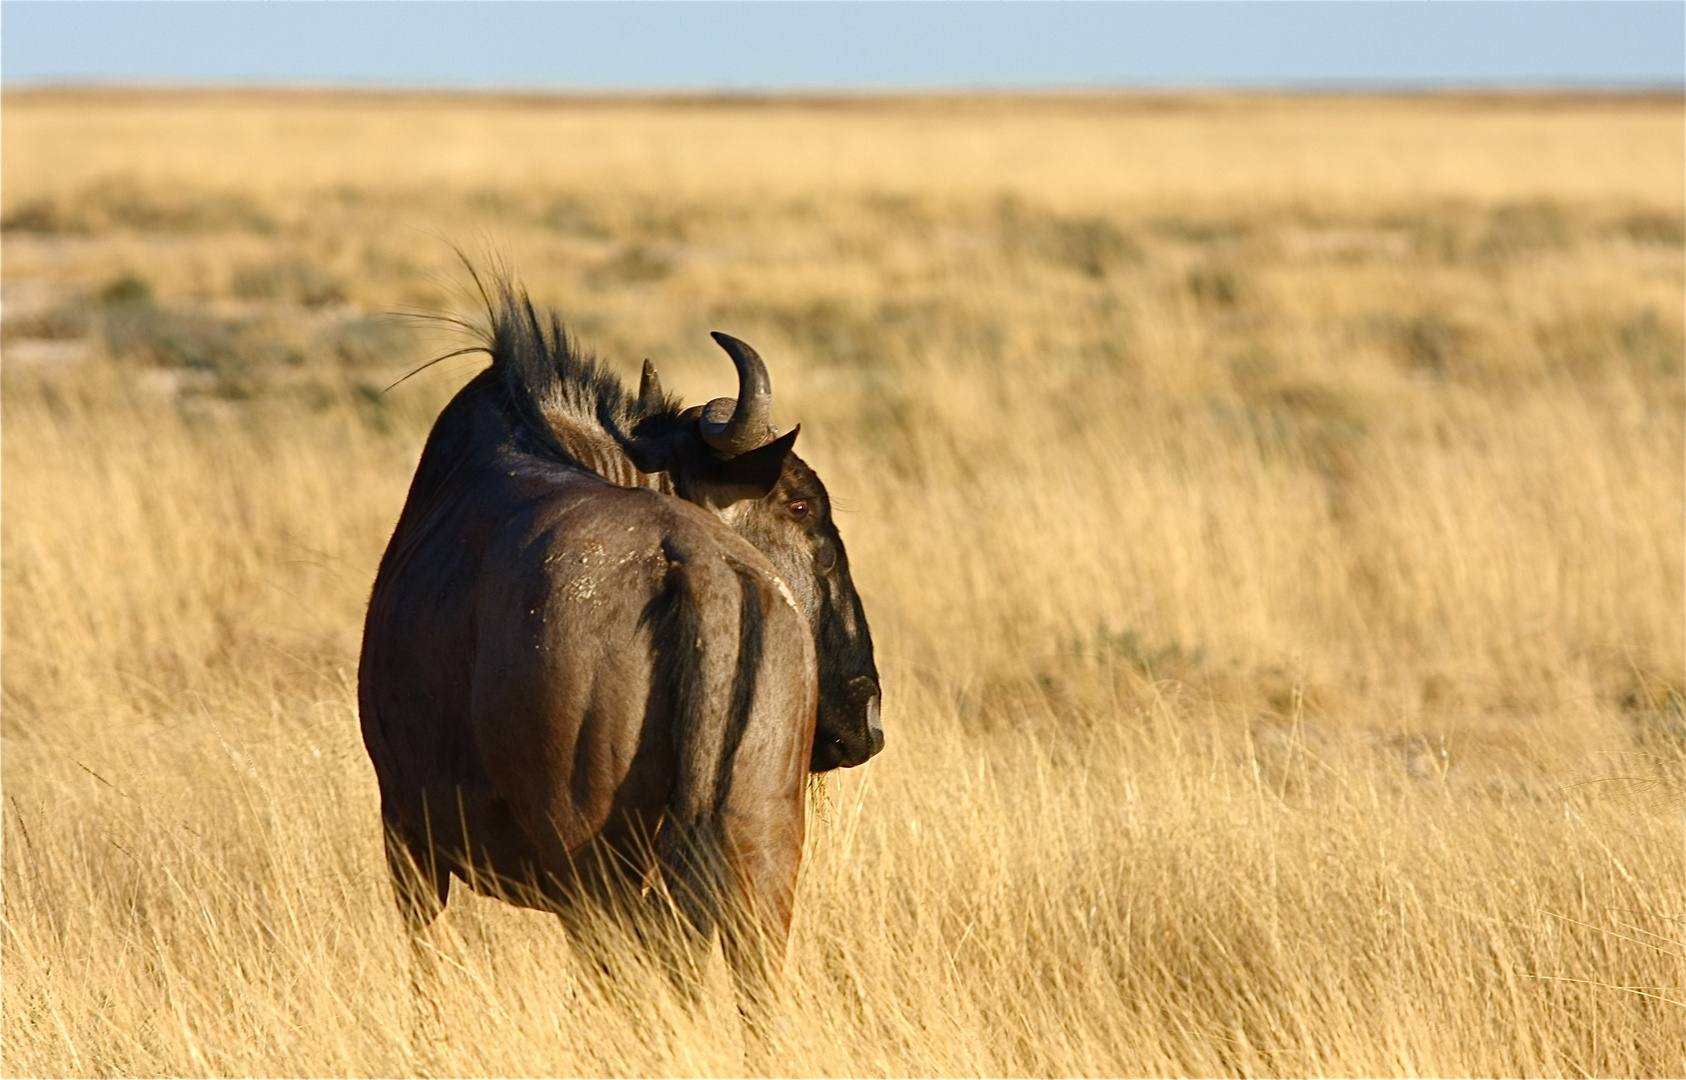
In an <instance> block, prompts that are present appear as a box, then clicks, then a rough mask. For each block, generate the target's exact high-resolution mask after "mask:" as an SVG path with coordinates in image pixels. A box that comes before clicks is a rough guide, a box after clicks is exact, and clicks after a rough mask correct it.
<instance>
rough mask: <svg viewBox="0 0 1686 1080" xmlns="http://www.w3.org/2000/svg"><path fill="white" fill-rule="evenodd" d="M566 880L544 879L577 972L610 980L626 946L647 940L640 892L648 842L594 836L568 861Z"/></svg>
mask: <svg viewBox="0 0 1686 1080" xmlns="http://www.w3.org/2000/svg"><path fill="white" fill-rule="evenodd" d="M571 862H572V873H571V874H570V876H569V878H568V879H567V880H566V881H559V880H557V879H556V878H555V877H552V878H551V879H550V883H551V888H550V889H549V890H547V896H548V898H549V901H550V904H551V906H552V907H553V908H554V910H555V911H556V914H557V916H558V917H559V918H560V919H561V920H562V926H563V928H564V929H565V930H566V931H567V932H568V942H569V945H570V947H571V949H572V951H573V953H574V957H575V960H576V961H577V963H578V965H579V968H580V970H581V971H582V972H585V973H587V974H589V975H592V976H595V977H596V978H599V979H608V980H613V979H615V978H616V977H617V976H618V975H619V973H620V969H621V967H622V966H623V965H622V964H621V963H618V962H617V961H618V960H620V959H622V958H624V957H625V956H626V955H627V953H628V947H629V946H632V945H634V944H635V943H637V944H642V945H645V946H648V945H649V944H650V942H651V935H650V929H649V926H648V919H647V917H646V914H645V911H644V904H643V901H642V898H641V896H640V893H641V890H642V887H643V884H644V881H645V878H646V877H647V875H648V873H649V871H650V869H651V867H652V866H653V859H652V856H651V853H650V847H649V845H648V843H644V844H641V845H634V844H629V843H620V844H616V843H609V842H604V841H601V840H599V841H596V842H594V843H593V844H592V845H591V846H590V847H589V848H587V849H586V850H585V851H583V852H580V853H577V854H576V855H575V856H574V857H573V858H572V860H571Z"/></svg>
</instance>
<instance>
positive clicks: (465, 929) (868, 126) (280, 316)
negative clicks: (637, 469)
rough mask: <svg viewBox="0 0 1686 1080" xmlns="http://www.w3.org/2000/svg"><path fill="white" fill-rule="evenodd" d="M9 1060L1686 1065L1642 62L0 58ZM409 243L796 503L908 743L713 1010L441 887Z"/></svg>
mask: <svg viewBox="0 0 1686 1080" xmlns="http://www.w3.org/2000/svg"><path fill="white" fill-rule="evenodd" d="M3 111H4V127H3V131H0V138H3V160H4V175H3V180H4V184H3V190H0V237H3V240H0V255H3V259H4V262H3V277H4V280H3V291H0V297H3V309H0V313H3V315H4V321H3V324H0V420H3V431H0V439H3V443H0V450H3V476H0V480H3V484H0V503H3V506H0V509H3V514H0V573H3V579H0V580H3V587H4V593H3V599H4V607H3V625H4V638H3V653H0V665H3V668H0V706H3V711H0V751H3V756H0V785H3V792H4V805H3V808H0V816H3V818H4V846H3V849H0V862H3V865H0V920H3V921H0V931H3V936H0V962H3V963H0V1069H3V1071H4V1073H5V1074H6V1075H12V1076H24V1075H184V1074H185V1075H218V1076H245V1075H277V1076H283V1075H284V1076H291V1075H301V1076H302V1075H312V1076H314V1075H357V1076H362V1075H370V1076H389V1075H446V1076H449V1075H469V1076H478V1075H532V1076H545V1075H575V1074H587V1075H590V1074H605V1075H651V1076H660V1075H734V1074H741V1073H743V1072H745V1071H746V1070H748V1071H752V1072H760V1073H768V1074H773V1075H800V1076H808V1075H816V1076H817V1075H874V1076H876V1075H908V1074H914V1075H943V1076H947V1075H954V1076H962V1075H964V1076H972V1075H991V1076H992V1075H1052V1076H1064V1075H1288V1076H1306V1075H1326V1074H1335V1075H1438V1076H1475V1075H1562V1076H1580V1075H1663V1076H1667V1075H1681V1074H1682V1072H1686V1053H1683V1050H1682V1047H1683V1046H1686V1021H1683V1017H1686V1011H1683V1008H1686V1006H1683V1002H1686V953H1683V937H1686V843H1683V829H1682V823H1683V817H1682V815H1683V811H1686V709H1683V703H1686V696H1683V692H1686V611H1683V590H1686V584H1683V569H1682V562H1683V549H1686V478H1683V469H1686V464H1683V463H1686V439H1683V423H1686V375H1683V367H1686V363H1683V354H1686V344H1683V325H1682V324H1683V310H1682V309H1683V301H1682V296H1683V289H1686V225H1683V220H1682V217H1683V214H1682V210H1683V208H1682V192H1683V190H1686V125H1683V123H1682V121H1683V119H1686V109H1683V107H1682V103H1681V101H1680V100H1679V99H1677V98H1676V99H1668V98H1624V97H1607V98H1601V97H1583V98H1572V97H1538V96H1535V97H1529V96H1516V97H1445V98H1418V99H1412V98H1386V97H1376V98H1342V97H1335V96H1321V97H1319V96H1313V97H1303V98H1295V97H1256V98H1249V97H1240V96H1230V97H1148V96H1144V97H1124V96H1118V97H1113V96H1087V97H1085V96H1073V97H1041V98H1021V97H1009V96H1002V97H983V98H964V97H955V98H940V97H933V98H914V99H896V98H858V99H806V100H783V99H671V100H666V99H608V98H604V99H578V98H574V99H569V98H544V97H530V98H496V97H442V96H409V97H405V96H376V95H367V96H357V95H332V94H325V93H324V94H311V93H297V94H280V93H275V94H259V93H232V92H228V93H208V92H207V93H174V92H162V91H134V92H129V91H118V90H113V91H105V92H12V93H8V94H6V95H5V97H4V101H3ZM453 246H460V247H461V248H462V249H463V250H464V251H465V252H466V253H467V254H468V255H469V257H470V258H472V259H474V260H475V261H476V262H477V263H479V264H480V265H482V266H497V265H505V266H507V267H509V268H510V269H512V270H513V271H514V272H515V273H516V274H517V275H518V276H519V278H520V280H522V281H523V282H524V283H525V284H526V285H527V286H528V287H529V288H530V289H531V290H532V292H533V293H534V295H535V297H536V298H537V299H539V300H540V301H542V302H544V303H549V304H555V305H557V306H558V307H560V308H561V309H562V311H563V312H564V313H565V315H566V317H567V318H568V319H569V320H570V322H571V324H572V325H573V326H574V328H575V329H576V331H577V332H578V334H579V336H580V337H581V338H582V340H583V341H584V342H585V343H586V344H587V345H589V346H591V347H592V348H594V349H595V350H596V351H597V352H599V353H600V354H601V355H603V356H604V357H606V358H608V359H609V360H610V361H611V362H612V363H613V364H614V365H615V366H616V367H618V368H619V369H620V370H621V371H622V372H624V373H625V375H626V377H627V378H628V380H629V381H631V380H635V378H636V372H637V369H638V365H639V363H640V362H641V361H642V360H643V358H644V357H646V356H648V357H651V358H653V359H654V360H655V361H656V362H657V364H658V365H659V366H660V368H661V371H662V375H663V380H664V382H665V383H666V385H667V386H668V388H669V389H671V390H674V391H676V392H678V393H681V394H682V395H684V396H685V398H686V399H687V400H690V401H702V400H706V399H707V398H710V397H714V396H717V395H719V394H725V393H729V392H731V389H732V387H733V386H734V380H733V375H732V369H731V365H730V363H729V362H728V361H727V360H726V358H725V356H724V355H723V354H721V353H720V352H718V350H716V349H715V348H714V346H713V345H712V343H711V342H709V340H708V337H707V331H709V330H712V329H719V330H724V331H728V332H730V333H733V334H735V335H738V336H740V337H742V338H744V339H746V340H748V341H749V342H751V343H752V344H754V345H755V346H756V347H757V348H758V349H759V350H760V351H761V353H762V354H763V355H764V356H765V357H767V359H768V361H769V364H770V366H771V369H772V374H773V380H774V390H775V397H774V409H775V413H776V417H777V419H778V422H779V423H780V424H781V426H785V425H789V424H792V423H796V422H800V423H801V424H802V436H801V444H800V446H799V450H800V451H801V452H802V453H803V454H804V456H805V457H806V458H807V459H808V460H809V462H810V463H811V464H813V465H814V466H815V467H816V469H817V470H818V471H819V472H820V474H821V475H822V476H823V477H824V478H825V479H826V481H827V483H828V485H829V486H830V488H831V490H832V492H833V494H834V496H835V497H836V501H837V503H838V504H839V505H840V507H841V508H842V510H843V511H844V512H843V513H842V514H841V515H840V525H841V528H842V530H843V532H844V535H845V538H846V540H847V542H848V544H849V550H850V555H851V561H852V563H853V566H854V574H855V580H856V583H857V584H858V586H859V587H860V590H861V593H862V595H863V598H864V600H865V602H866V604H867V610H868V613H869V616H870V617H871V619H872V624H873V629H874V633H875V637H876V639H877V641H878V660H879V666H880V668H881V669H882V671H883V674H884V681H885V686H886V697H885V725H886V729H887V735H888V740H889V742H888V747H887V749H886V751H885V753H884V754H883V755H882V756H881V757H879V758H878V759H875V760H874V761H873V762H872V763H870V764H868V765H867V766H865V767H863V768H861V769H857V770H853V771H849V772H846V773H843V774H838V775H836V776H834V777H832V778H831V779H830V780H828V781H827V782H826V783H825V784H824V785H823V787H819V788H816V790H815V797H814V799H813V801H812V803H811V828H810V833H809V842H808V853H807V856H806V861H805V864H804V869H803V878H802V883H801V891H800V898H799V901H798V911H797V916H796V926H795V930H794V933H793V936H792V940H791V944H790V949H789V954H788V958H787V962H786V968H785V978H784V986H783V994H782V998H781V1001H780V1005H779V1018H778V1021H777V1023H776V1024H775V1025H774V1027H773V1029H772V1035H771V1037H770V1045H769V1048H768V1050H767V1052H766V1053H765V1054H750V1055H749V1056H746V1054H745V1047H744V1044H743V1036H742V1031H741V1028H740V1026H739V1025H738V1023H737V1021H736V1014H735V1011H734V1008H733V1003H732V998H731V993H730V990H729V988H728V986H727V981H726V979H725V976H724V972H723V970H719V969H717V970H714V971H713V972H712V973H711V979H712V982H711V984H710V992H709V994H708V995H706V996H705V999H704V1001H703V1002H702V1003H701V1004H700V1005H699V1006H697V1007H696V1008H692V1009H687V1008H685V1007H684V1006H682V1005H681V1004H680V1003H679V1002H678V1001H677V1000H675V999H674V997H673V996H672V995H671V994H670V992H669V991H668V990H667V988H666V985H665V983H664V982H663V980H662V979H661V978H659V977H658V976H656V975H654V974H652V973H650V972H649V971H647V970H645V969H644V968H643V967H642V966H641V965H640V963H639V961H638V958H637V957H635V956H631V955H629V956H627V957H626V964H627V968H626V971H625V972H623V973H622V976H621V977H620V978H618V979H615V980H612V981H608V982H605V981H601V980H598V979H596V978H594V977H587V975H586V973H585V972H584V971H582V970H581V969H580V968H579V967H577V966H576V963H575V960H574V957H573V955H572V954H571V953H570V950H569V947H568V944H567V942H566V940H565V938H564V936H563V934H562V931H561V930H560V928H559V926H558V925H556V923H555V921H554V920H553V919H551V918H549V917H547V916H544V915H542V914H538V913H534V912H526V911H517V910H514V909H511V908H508V907H505V906H502V905H499V904H497V903H495V902H493V901H488V900H481V899H478V898H475V897H472V896H466V895H464V894H463V892H462V891H461V890H460V889H459V890H458V892H457V894H456V895H455V896H454V897H453V900H452V905H451V908H450V909H449V911H448V912H447V914H446V915H445V917H444V919H443V920H442V925H441V927H440V932H439V935H438V939H437V941H438V947H439V949H440V950H441V953H442V964H441V974H440V977H439V979H438V981H437V982H436V983H435V984H433V985H432V986H431V987H430V988H427V989H425V993H426V994H427V995H428V997H430V998H431V1000H430V1001H422V1000H418V998H417V995H416V994H415V993H414V992H413V991H412V984H411V981H410V966H409V965H410V957H409V953H408V949H407V947H406V945H405V943H404V937H403V931H402V929H401V927H400V924H399V921H398V918H397V914H396V911H395V909H394V907H393V905H392V902H391V897H390V892H389V888H388V884H387V880H386V870H385V866H384V861H383V858H382V855H381V846H380V834H379V822H378V816H377V797H376V792H375V785H374V777H373V773H372V770H371V768H370V767H369V765H368V763H367V761H366V759H365V758H364V755H363V751H362V747H361V743H360V741H359V736H358V732H357V722H356V687H355V668H356V656H357V648H358V637H359V632H360V629H361V619H362V612H363V605H364V603H365V600H366V598H367V594H368V590H369V586H370V583H371V581H372V578H373V574H374V568H375V564H376V561H377V559H378V557H379V555H380V552H381V549H382V547H383V545H384V544H385V541H386V538H387V536H388V534H389V531H390V529H391V527H392V524H393V522H394V521H395V519H396V517H397V513H398V508H399V505H400V503H401V501H402V499H403V496H404V492H405V489H406V486H407V484H408V481H409V477H410V472H411V470H412V468H413V467H414V463H415V460H416V458H417V456H418V454H419V452H420V449H421V444H422V440H423V438H424V436H425V434H426V431H427V428H428V425H429V424H430V422H431V420H432V417H433V415H434V414H435V413H436V411H437V410H438V408H439V406H440V405H441V404H442V403H443V402H444V401H445V400H446V399H447V398H448V397H449V395H450V394H451V393H452V392H454V390H455V388H456V387H457V386H459V385H461V383H462V382H463V381H465V380H466V379H467V378H468V377H469V376H470V375H471V374H472V373H473V372H474V371H475V370H476V368H477V366H478V363H479V361H477V360H476V359H475V358H473V357H466V358H456V359H452V360H447V361H445V362H442V363H440V364H438V365H436V366H434V367H431V368H428V369H427V370H425V371H422V372H420V373H418V374H416V375H415V376H414V377H412V378H410V379H408V380H407V381H403V382H400V383H398V384H397V385H392V384H393V383H394V382H395V380H398V379H399V378H400V377H401V376H403V375H404V374H405V373H406V372H408V371H410V370H412V369H413V368H415V367H416V366H418V365H419V364H421V363H422V362H423V361H425V360H427V359H428V358H430V357H432V356H436V355H438V354H440V353H443V352H446V351H449V350H451V349H454V348H457V347H460V346H461V345H462V344H464V341H463V339H462V338H460V337H457V336H453V335H452V333H450V332H449V328H448V327H442V326H440V325H439V324H437V323H434V322H430V321H428V320H424V319H410V318H403V317H398V316H392V315H388V314H385V313H386V312H412V313H450V314H456V315H472V314H473V312H474V308H473V300H472V298H471V290H470V289H469V288H468V287H467V277H466V275H465V273H464V272H463V270H462V269H461V267H460V265H459V264H458V263H457V256H456V254H455V253H454V251H453Z"/></svg>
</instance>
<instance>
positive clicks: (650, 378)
mask: <svg viewBox="0 0 1686 1080" xmlns="http://www.w3.org/2000/svg"><path fill="white" fill-rule="evenodd" d="M638 404H640V405H642V406H643V407H644V411H645V412H654V411H656V410H657V409H659V408H661V405H662V380H661V376H659V375H657V374H656V365H654V364H652V363H651V362H650V361H649V360H645V361H644V374H643V376H642V377H640V378H639V380H638Z"/></svg>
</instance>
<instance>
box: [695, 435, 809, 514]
mask: <svg viewBox="0 0 1686 1080" xmlns="http://www.w3.org/2000/svg"><path fill="white" fill-rule="evenodd" d="M801 430H802V425H801V424H797V425H796V426H795V427H793V428H791V429H790V431H789V432H787V433H786V434H784V435H781V436H779V437H778V438H776V439H774V440H773V441H772V442H770V443H767V444H766V445H764V446H757V447H756V448H755V449H754V450H746V451H745V452H743V453H741V454H739V455H738V456H737V457H735V458H732V459H731V460H729V461H723V462H721V463H720V464H719V465H718V466H717V468H718V472H716V473H715V477H716V478H717V482H718V483H720V484H722V485H724V486H727V487H730V488H742V489H743V493H742V494H739V493H738V492H737V491H733V492H732V493H731V494H732V499H731V501H732V502H738V501H740V500H742V499H761V498H765V497H766V496H767V494H768V493H769V492H770V491H772V490H773V488H774V486H775V485H777V484H778V482H779V477H780V476H781V475H783V474H784V460H785V458H787V457H789V456H790V448H791V447H792V446H795V445H796V434H797V432H799V431H801Z"/></svg>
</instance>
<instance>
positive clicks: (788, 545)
mask: <svg viewBox="0 0 1686 1080" xmlns="http://www.w3.org/2000/svg"><path fill="white" fill-rule="evenodd" d="M714 340H715V341H717V342H719V344H720V347H721V348H723V349H725V350H726V352H727V354H728V355H729V356H731V358H732V363H733V364H734V365H735V366H736V367H737V369H738V396H737V398H736V399H735V400H734V399H732V398H716V399H715V400H713V401H711V402H709V403H708V404H707V405H698V406H693V407H691V408H689V409H685V410H683V411H680V412H675V411H673V410H672V409H670V408H668V407H666V405H665V401H664V399H663V397H662V392H661V384H660V381H659V379H658V378H657V376H656V370H655V368H654V366H652V365H651V364H650V363H649V361H645V363H644V378H643V381H642V383H641V385H640V387H639V402H640V405H641V406H642V411H643V412H644V414H645V416H646V417H647V419H646V420H645V421H643V422H642V423H640V424H639V425H638V427H637V428H636V429H635V431H634V433H633V438H632V439H631V440H629V442H628V443H627V445H626V450H627V453H628V455H629V456H631V457H632V458H633V460H634V462H635V463H636V464H637V465H638V467H639V468H640V469H642V470H644V471H646V472H655V471H665V472H667V473H668V475H669V476H670V477H671V478H672V480H673V486H674V491H675V493H677V494H678V495H679V496H680V497H681V498H684V499H686V500H688V501H690V502H693V503H696V504H698V505H699V506H703V507H705V508H707V509H709V510H712V511H713V512H714V513H716V514H718V515H719V516H720V518H721V520H723V521H725V522H726V523H727V524H728V525H730V526H731V527H732V528H733V529H735V530H736V531H737V532H738V533H739V535H741V536H743V537H744V539H746V540H748V541H749V542H750V543H751V544H754V545H755V547H756V548H758V549H759V550H760V551H761V553H762V554H764V555H766V556H767V559H768V560H769V561H770V562H771V563H772V564H773V567H774V569H776V570H777V571H778V573H779V576H780V577H781V578H783V579H784V581H785V583H786V584H787V585H788V586H789V587H790V591H791V594H792V598H793V599H794V600H795V602H796V606H797V607H798V608H799V609H800V610H801V611H802V612H803V614H805V615H806V616H807V617H808V625H809V626H810V627H812V628H813V633H814V647H815V653H816V656H817V658H818V660H819V675H820V687H819V691H820V692H819V717H818V721H817V723H816V725H815V731H814V751H813V758H812V760H811V762H810V768H811V769H812V770H813V771H815V772H823V771H826V770H828V769H835V768H838V767H840V766H841V767H848V766H852V765H859V764H861V763H862V762H864V761H866V760H867V759H868V758H870V757H872V755H874V754H876V753H878V751H879V750H881V749H883V747H884V729H883V726H882V724H881V722H880V721H879V713H878V707H879V686H878V668H877V665H876V664H875V663H874V662H873V656H872V633H871V631H870V630H868V629H867V624H866V613H865V611H864V610H863V609H862V607H861V599H860V596H859V595H858V594H857V593H856V592H855V584H854V582H853V581H852V580H851V579H850V577H849V557H848V555H847V554H846V553H845V552H844V550H843V538H842V537H841V536H839V535H838V533H837V525H836V523H835V522H834V521H833V520H832V516H831V498H830V496H829V495H827V494H826V490H825V485H824V484H822V483H821V482H820V478H819V477H818V476H816V475H815V474H814V471H813V470H812V469H810V468H809V467H808V465H807V463H806V462H804V461H803V460H802V459H801V458H799V457H797V456H796V454H795V453H794V452H792V450H791V447H792V446H793V445H794V444H795V442H796V434H797V432H798V431H800V430H801V429H800V427H797V428H792V429H791V430H790V431H789V432H788V433H786V434H784V435H782V436H781V435H779V434H778V432H777V431H776V430H775V429H774V428H773V424H772V401H773V390H772V383H771V381H770V380H769V379H768V377H767V367H766V364H765V363H763V362H762V360H761V357H760V356H758V355H756V352H755V350H754V349H752V348H750V347H749V346H748V345H747V344H745V343H744V342H742V341H739V340H738V339H737V338H734V337H730V336H728V335H726V334H719V333H717V334H715V335H714Z"/></svg>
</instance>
